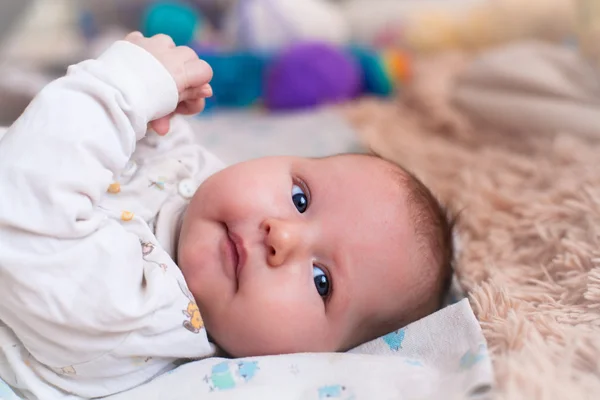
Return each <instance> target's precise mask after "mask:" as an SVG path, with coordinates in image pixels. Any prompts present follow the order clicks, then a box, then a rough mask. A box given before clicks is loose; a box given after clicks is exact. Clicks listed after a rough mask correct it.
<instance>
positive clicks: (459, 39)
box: [341, 0, 598, 52]
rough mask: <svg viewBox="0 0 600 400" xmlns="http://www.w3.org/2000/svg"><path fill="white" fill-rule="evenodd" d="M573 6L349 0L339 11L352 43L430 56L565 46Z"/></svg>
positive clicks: (563, 2)
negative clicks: (514, 45) (517, 44)
mask: <svg viewBox="0 0 600 400" xmlns="http://www.w3.org/2000/svg"><path fill="white" fill-rule="evenodd" d="M579 1H586V0H579ZM589 1H592V2H594V1H596V2H597V1H598V0H589ZM373 3H374V4H373ZM575 4H576V1H575V0H528V1H522V0H405V1H397V0H378V1H374V0H373V1H369V2H367V1H364V0H348V1H347V2H344V3H342V6H341V7H342V12H343V13H344V15H345V16H346V18H347V20H348V23H349V24H350V27H351V30H352V32H353V39H355V40H356V41H358V42H360V43H366V44H369V45H373V46H379V45H396V46H398V45H400V46H402V47H407V48H410V49H411V50H414V51H417V52H432V51H440V50H447V49H464V50H479V49H483V48H488V47H491V46H493V45H496V44H500V43H506V42H509V41H513V40H521V39H528V38H537V39H542V40H547V41H553V42H562V41H563V40H565V39H566V38H567V37H569V36H572V35H573V34H574V31H575Z"/></svg>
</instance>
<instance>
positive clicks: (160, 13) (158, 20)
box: [142, 1, 203, 46]
mask: <svg viewBox="0 0 600 400" xmlns="http://www.w3.org/2000/svg"><path fill="white" fill-rule="evenodd" d="M202 27H203V20H202V14H200V12H199V11H198V10H197V9H195V8H194V7H191V6H188V5H185V4H183V3H179V2H172V1H165V2H158V3H155V4H153V5H151V6H150V7H148V9H147V10H146V12H145V13H144V16H143V17H142V33H143V34H144V35H145V36H154V35H156V34H159V33H163V34H165V35H169V36H170V37H171V38H172V39H173V41H174V42H175V44H176V45H178V46H184V45H187V44H189V43H191V42H192V40H193V39H194V38H195V37H196V35H197V33H198V32H199V31H200V30H201V29H202Z"/></svg>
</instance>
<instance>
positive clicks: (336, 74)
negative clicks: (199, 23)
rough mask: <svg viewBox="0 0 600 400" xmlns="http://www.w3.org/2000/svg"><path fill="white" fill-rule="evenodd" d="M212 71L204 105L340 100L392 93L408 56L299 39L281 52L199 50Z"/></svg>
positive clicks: (290, 105)
mask: <svg viewBox="0 0 600 400" xmlns="http://www.w3.org/2000/svg"><path fill="white" fill-rule="evenodd" d="M197 52H198V54H199V56H200V57H201V58H202V59H204V60H205V61H207V62H208V63H209V64H210V65H211V66H212V69H213V71H214V76H213V80H212V82H211V86H212V88H213V92H214V95H213V97H212V98H211V99H210V100H209V101H208V102H207V107H209V108H213V107H228V108H229V107H236V108H237V107H249V106H253V105H256V104H258V103H259V102H261V101H262V102H264V105H265V106H266V107H267V108H268V109H270V110H274V111H275V110H292V109H301V108H306V107H312V106H319V105H322V104H329V103H338V102H341V101H345V100H349V99H352V98H354V97H356V96H358V95H360V94H371V95H377V96H390V95H392V94H393V93H395V92H396V90H397V89H398V87H400V85H402V84H403V83H406V82H407V81H408V79H410V66H411V63H410V58H409V57H408V56H407V55H406V54H404V53H402V52H400V51H398V50H389V51H376V50H373V49H369V48H364V47H351V48H342V47H338V46H334V45H331V44H327V43H322V42H303V43H297V44H295V45H292V46H290V47H289V48H288V49H286V50H284V51H282V52H276V53H274V54H269V55H267V54H262V55H259V54H257V53H253V52H223V51H216V52H214V51H207V50H206V49H198V50H197Z"/></svg>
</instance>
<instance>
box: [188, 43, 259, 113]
mask: <svg viewBox="0 0 600 400" xmlns="http://www.w3.org/2000/svg"><path fill="white" fill-rule="evenodd" d="M198 54H199V55H200V57H201V58H202V59H204V60H205V61H206V62H207V63H209V64H210V66H211V67H212V69H213V72H214V74H213V79H212V81H211V83H210V84H211V86H212V88H213V96H212V97H211V98H209V99H207V102H206V107H207V109H211V108H214V107H226V108H239V107H250V106H253V105H255V104H257V102H258V101H259V100H260V99H261V97H262V95H263V87H264V76H265V68H266V66H267V63H268V62H269V58H268V57H263V56H259V55H256V54H253V53H248V52H233V53H230V52H227V53H221V52H208V51H207V50H206V49H202V50H201V51H199V53H198Z"/></svg>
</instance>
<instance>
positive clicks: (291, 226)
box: [262, 218, 307, 267]
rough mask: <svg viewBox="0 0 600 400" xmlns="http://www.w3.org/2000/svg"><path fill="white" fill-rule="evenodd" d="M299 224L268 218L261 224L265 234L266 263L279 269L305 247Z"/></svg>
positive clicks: (300, 224) (301, 228)
mask: <svg viewBox="0 0 600 400" xmlns="http://www.w3.org/2000/svg"><path fill="white" fill-rule="evenodd" d="M302 225H303V224H302V223H301V222H297V221H285V220H281V219H275V218H269V219H266V220H265V221H264V222H263V223H262V229H263V230H264V232H265V246H266V248H267V262H268V264H269V265H270V266H271V267H279V266H280V265H282V264H284V263H285V262H286V261H287V260H288V259H289V258H290V257H293V256H295V255H296V254H297V253H298V252H300V251H302V249H303V248H305V247H306V245H307V243H306V239H305V238H304V237H303V234H302V232H303V227H302Z"/></svg>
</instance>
